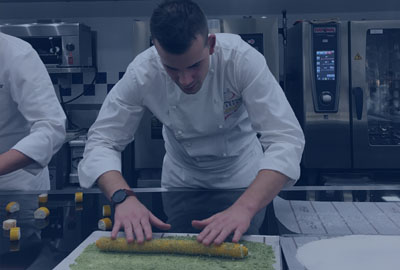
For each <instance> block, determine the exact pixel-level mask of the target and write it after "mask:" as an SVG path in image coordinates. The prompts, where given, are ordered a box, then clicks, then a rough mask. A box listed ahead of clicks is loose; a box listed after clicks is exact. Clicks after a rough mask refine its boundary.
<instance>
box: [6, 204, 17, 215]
mask: <svg viewBox="0 0 400 270" xmlns="http://www.w3.org/2000/svg"><path fill="white" fill-rule="evenodd" d="M6 211H7V212H8V213H15V212H17V211H19V203H17V202H9V203H8V204H7V206H6Z"/></svg>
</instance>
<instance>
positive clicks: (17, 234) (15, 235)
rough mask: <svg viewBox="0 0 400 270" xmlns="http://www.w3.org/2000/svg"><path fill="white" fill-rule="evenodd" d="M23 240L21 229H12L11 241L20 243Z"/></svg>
mask: <svg viewBox="0 0 400 270" xmlns="http://www.w3.org/2000/svg"><path fill="white" fill-rule="evenodd" d="M20 238H21V232H20V229H19V227H14V228H11V229H10V241H18V240H19V239H20Z"/></svg>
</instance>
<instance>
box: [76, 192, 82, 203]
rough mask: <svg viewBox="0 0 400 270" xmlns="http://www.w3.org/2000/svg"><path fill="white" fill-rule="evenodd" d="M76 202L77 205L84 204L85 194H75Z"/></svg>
mask: <svg viewBox="0 0 400 270" xmlns="http://www.w3.org/2000/svg"><path fill="white" fill-rule="evenodd" d="M75 202H76V203H81V202H83V192H76V193H75Z"/></svg>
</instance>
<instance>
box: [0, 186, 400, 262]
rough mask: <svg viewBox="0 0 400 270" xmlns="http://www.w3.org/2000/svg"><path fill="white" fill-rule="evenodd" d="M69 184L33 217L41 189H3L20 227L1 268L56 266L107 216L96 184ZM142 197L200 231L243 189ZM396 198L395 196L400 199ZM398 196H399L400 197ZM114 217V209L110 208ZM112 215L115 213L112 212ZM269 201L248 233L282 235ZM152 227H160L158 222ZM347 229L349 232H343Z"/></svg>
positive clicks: (2, 213)
mask: <svg viewBox="0 0 400 270" xmlns="http://www.w3.org/2000/svg"><path fill="white" fill-rule="evenodd" d="M76 191H82V190H75V189H68V190H57V191H49V192H46V193H48V202H47V203H46V204H45V206H46V207H47V208H48V209H49V210H50V215H49V217H48V218H47V219H45V220H35V219H34V217H33V212H34V211H35V210H36V209H37V208H38V207H39V206H41V205H39V202H38V195H39V194H41V193H43V192H5V191H0V222H1V224H2V222H3V221H4V220H6V219H9V218H14V219H16V220H17V226H18V227H20V230H21V239H20V240H19V241H10V240H9V236H8V231H3V230H2V235H1V236H0V269H31V270H34V269H40V270H46V269H52V268H54V267H55V266H56V265H57V264H58V263H59V262H61V261H62V260H63V259H64V258H65V257H66V256H67V255H68V254H69V253H70V252H71V251H73V250H74V249H75V248H76V247H77V246H78V245H79V244H80V243H81V242H82V241H83V240H84V239H86V238H87V237H88V236H89V235H90V234H91V233H92V232H93V231H95V230H98V228H97V223H98V220H99V219H101V218H103V215H102V207H103V205H106V204H109V202H108V201H107V200H106V198H105V197H104V195H103V194H102V193H101V192H100V191H99V190H98V189H88V190H83V192H84V195H83V202H82V203H75V192H76ZM135 191H136V193H137V196H138V198H139V200H140V201H141V202H142V203H143V204H144V205H145V206H146V207H147V208H148V209H149V210H151V211H152V212H153V213H154V214H155V215H156V216H157V217H159V218H160V219H162V220H163V221H167V222H168V223H170V224H171V225H172V228H171V230H170V231H168V232H174V233H198V232H199V231H197V230H196V229H194V228H192V227H191V221H192V220H193V219H204V218H207V217H210V216H211V215H213V214H214V213H217V212H220V211H222V210H224V209H226V208H228V207H229V206H230V205H232V203H233V202H234V201H235V200H236V199H237V198H238V197H239V196H240V195H241V194H242V193H243V190H224V191H217V190H188V189H181V190H165V189H162V188H148V189H135ZM280 197H281V198H283V199H285V200H288V201H289V200H296V201H298V200H300V201H342V202H387V201H388V200H394V201H396V200H397V199H399V197H400V186H398V185H391V186H341V187H292V188H289V189H285V190H283V191H282V192H281V193H280ZM396 198H397V199H396ZM399 200H400V199H399ZM10 201H17V202H18V203H19V204H20V208H21V209H20V211H18V212H16V213H13V214H9V213H7V212H6V210H5V207H6V205H7V203H8V202H10ZM112 217H113V210H112ZM112 219H113V218H112ZM279 226H281V224H280V223H279V221H278V219H277V218H276V215H275V213H274V207H272V206H271V205H270V206H269V207H267V209H266V215H265V211H260V212H259V214H258V215H256V217H255V218H254V219H253V221H252V225H251V226H250V228H249V231H248V234H263V235H283V234H285V233H286V234H287V231H282V230H281V229H280V228H279ZM153 230H154V232H161V231H159V230H157V229H156V228H154V229H153ZM344 233H345V232H344Z"/></svg>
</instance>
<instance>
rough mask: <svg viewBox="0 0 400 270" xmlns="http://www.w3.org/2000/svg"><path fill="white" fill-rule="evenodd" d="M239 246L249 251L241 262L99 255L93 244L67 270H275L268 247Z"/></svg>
mask: <svg viewBox="0 0 400 270" xmlns="http://www.w3.org/2000/svg"><path fill="white" fill-rule="evenodd" d="M171 238H174V239H176V238H179V237H171ZM180 239H182V238H180ZM186 239H187V238H186ZM240 243H241V244H243V245H245V246H246V247H247V248H248V250H249V255H248V256H247V257H246V258H244V259H229V258H220V257H208V256H200V255H199V256H192V255H177V254H142V253H120V252H104V251H100V250H99V249H98V248H97V247H96V245H95V244H94V243H93V244H90V245H89V246H87V247H86V248H85V250H84V251H83V252H82V253H81V255H79V257H78V258H77V259H76V260H75V261H76V263H75V264H71V265H70V268H71V270H90V269H93V270H102V269H107V270H109V269H111V270H120V269H121V270H122V269H135V270H136V269H137V270H150V269H151V270H157V269H160V270H176V269H178V270H198V269H199V270H201V269H204V270H214V269H215V270H217V269H225V270H227V269H229V270H234V269H241V270H245V269H251V270H258V269H260V270H261V269H262V270H274V268H273V264H274V263H275V262H276V261H275V260H276V259H275V256H274V251H273V249H272V247H271V246H269V245H266V244H264V243H256V242H249V241H241V242H240Z"/></svg>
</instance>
